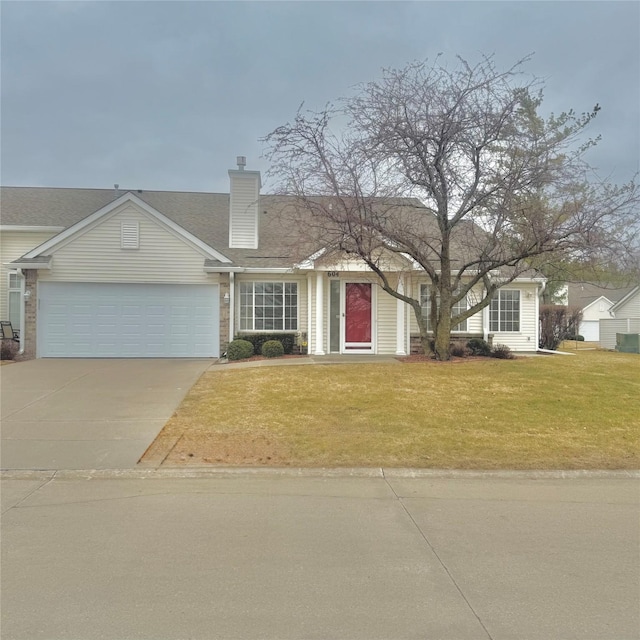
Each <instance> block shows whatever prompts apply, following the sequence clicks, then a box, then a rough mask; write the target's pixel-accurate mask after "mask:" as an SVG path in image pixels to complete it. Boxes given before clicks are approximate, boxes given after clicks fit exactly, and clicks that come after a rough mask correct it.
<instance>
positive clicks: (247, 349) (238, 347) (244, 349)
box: [227, 340, 253, 360]
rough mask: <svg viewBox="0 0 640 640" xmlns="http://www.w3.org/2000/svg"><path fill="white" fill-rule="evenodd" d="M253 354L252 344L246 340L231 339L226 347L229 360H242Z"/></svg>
mask: <svg viewBox="0 0 640 640" xmlns="http://www.w3.org/2000/svg"><path fill="white" fill-rule="evenodd" d="M252 355H253V345H252V344H251V343H250V342H249V341H248V340H233V341H232V342H230V343H229V346H228V347H227V358H228V359H229V360H244V359H245V358H250V357H251V356H252Z"/></svg>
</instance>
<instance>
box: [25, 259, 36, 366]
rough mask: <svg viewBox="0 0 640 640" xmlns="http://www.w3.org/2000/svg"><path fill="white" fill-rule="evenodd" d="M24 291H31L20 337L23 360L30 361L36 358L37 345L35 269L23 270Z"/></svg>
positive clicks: (26, 301) (26, 302)
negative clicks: (22, 332) (22, 334)
mask: <svg viewBox="0 0 640 640" xmlns="http://www.w3.org/2000/svg"><path fill="white" fill-rule="evenodd" d="M24 275H25V291H31V295H30V296H29V299H28V300H25V304H24V312H25V316H24V333H25V335H24V336H21V340H22V345H21V346H22V347H23V348H24V354H23V356H22V357H23V358H24V359H25V360H32V359H33V358H35V357H36V344H37V338H38V336H37V333H36V332H37V324H36V316H37V311H38V271H37V270H36V269H25V270H24Z"/></svg>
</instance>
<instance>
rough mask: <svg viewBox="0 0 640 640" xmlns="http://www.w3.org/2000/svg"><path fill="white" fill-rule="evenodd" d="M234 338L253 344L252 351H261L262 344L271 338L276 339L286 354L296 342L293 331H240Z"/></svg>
mask: <svg viewBox="0 0 640 640" xmlns="http://www.w3.org/2000/svg"><path fill="white" fill-rule="evenodd" d="M236 340H246V341H247V342H250V343H251V344H252V345H253V351H254V353H262V345H263V344H264V343H265V342H269V341H271V340H277V341H278V342H279V343H280V344H282V346H283V347H284V352H285V353H286V354H291V353H293V347H294V345H295V342H296V334H295V333H241V334H239V335H237V336H236Z"/></svg>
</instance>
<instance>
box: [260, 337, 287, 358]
mask: <svg viewBox="0 0 640 640" xmlns="http://www.w3.org/2000/svg"><path fill="white" fill-rule="evenodd" d="M262 355H263V356H264V357H265V358H279V357H280V356H283V355H284V347H283V346H282V342H280V341H279V340H267V342H265V343H264V344H263V345H262Z"/></svg>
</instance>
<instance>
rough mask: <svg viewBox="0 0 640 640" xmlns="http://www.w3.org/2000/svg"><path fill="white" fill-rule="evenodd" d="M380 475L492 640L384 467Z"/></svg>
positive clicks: (491, 639) (490, 639)
mask: <svg viewBox="0 0 640 640" xmlns="http://www.w3.org/2000/svg"><path fill="white" fill-rule="evenodd" d="M382 477H383V478H384V481H385V482H386V483H387V486H388V487H389V489H390V490H391V492H392V493H393V495H394V496H395V497H396V500H397V501H398V503H399V504H400V506H401V507H402V509H403V510H404V512H405V513H406V514H407V517H408V518H409V520H411V522H412V523H413V526H414V527H415V528H416V529H417V531H418V533H419V534H420V536H421V537H422V539H423V540H424V541H425V543H426V544H427V546H428V547H429V549H430V550H431V552H432V553H433V555H434V556H435V557H436V559H437V560H438V563H439V564H440V566H441V567H442V568H443V569H444V571H445V573H446V574H447V575H448V576H449V579H450V580H451V582H452V583H453V585H454V587H455V588H456V590H457V591H458V593H459V594H460V597H461V598H462V599H463V600H464V601H465V603H466V605H467V607H469V610H470V611H471V613H472V614H473V615H474V617H475V619H476V620H477V621H478V624H479V625H480V626H481V627H482V629H483V630H484V632H485V633H486V635H487V638H489V640H493V636H492V635H491V634H490V633H489V630H488V629H487V627H485V625H484V623H483V622H482V619H481V618H480V616H479V615H478V613H477V612H476V610H475V609H474V608H473V605H472V604H471V603H470V602H469V600H468V598H467V596H466V595H465V594H464V591H462V588H461V587H460V585H459V584H458V583H457V581H456V579H455V578H454V576H453V574H452V573H451V571H449V568H448V567H447V565H446V564H445V563H444V561H443V560H442V558H441V557H440V555H439V554H438V552H437V551H436V549H435V547H434V546H433V544H432V543H431V541H430V540H429V538H428V537H427V535H426V534H425V532H424V531H423V530H422V529H421V528H420V525H418V523H417V522H416V520H415V518H414V517H413V516H412V515H411V512H410V511H409V509H407V506H406V505H405V503H404V501H403V500H402V498H401V497H400V496H399V495H398V494H397V493H396V490H395V489H394V488H393V487H392V486H391V483H390V482H389V480H388V479H387V477H386V475H385V473H384V469H382Z"/></svg>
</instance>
